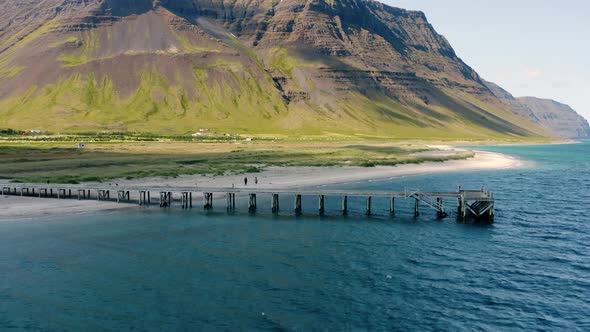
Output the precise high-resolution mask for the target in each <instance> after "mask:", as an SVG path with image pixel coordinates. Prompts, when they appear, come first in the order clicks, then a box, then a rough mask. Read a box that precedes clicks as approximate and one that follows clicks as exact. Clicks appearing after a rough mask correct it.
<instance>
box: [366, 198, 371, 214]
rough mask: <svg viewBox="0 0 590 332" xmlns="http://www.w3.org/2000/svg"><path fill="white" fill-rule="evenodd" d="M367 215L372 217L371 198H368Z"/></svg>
mask: <svg viewBox="0 0 590 332" xmlns="http://www.w3.org/2000/svg"><path fill="white" fill-rule="evenodd" d="M367 215H368V216H370V215H371V196H367Z"/></svg>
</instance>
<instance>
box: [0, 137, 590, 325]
mask: <svg viewBox="0 0 590 332" xmlns="http://www.w3.org/2000/svg"><path fill="white" fill-rule="evenodd" d="M478 149H482V150H486V151H494V152H502V153H507V154H510V155H513V156H516V157H518V158H520V159H522V160H523V164H524V165H523V167H522V168H519V169H512V170H499V171H475V172H462V173H448V174H438V175H429V176H408V177H402V178H395V179H386V180H379V181H371V182H362V183H350V184H343V185H338V186H330V188H355V189H384V190H403V189H404V188H406V189H418V188H419V189H421V190H455V189H456V188H457V186H458V185H462V186H463V188H470V187H471V188H479V187H481V186H485V187H486V188H488V189H489V190H491V191H493V192H494V193H495V195H496V199H497V203H496V204H497V207H496V219H495V223H494V224H492V225H483V224H473V223H459V222H457V221H456V219H454V218H452V217H451V218H447V219H444V220H439V219H437V218H436V215H435V212H434V211H431V210H428V209H427V208H426V207H422V214H421V216H420V217H419V218H417V219H416V218H414V217H413V215H412V212H413V211H412V202H410V201H403V200H402V201H399V202H398V209H397V216H396V217H395V218H390V217H389V215H388V214H389V211H388V207H389V206H388V202H387V201H386V200H378V199H376V200H375V201H374V206H373V211H374V213H375V214H376V216H374V217H372V218H367V217H366V216H364V215H363V208H364V201H362V200H360V199H359V200H354V199H351V201H350V202H349V206H350V208H351V214H350V215H349V216H347V217H341V216H339V213H338V208H339V201H338V200H337V199H328V200H327V202H326V204H327V207H326V208H327V211H326V216H324V217H319V216H317V212H316V211H315V209H316V208H317V202H316V200H317V199H316V198H313V197H309V198H305V200H304V215H303V216H300V217H296V216H293V214H292V213H291V212H289V211H286V212H285V213H281V214H280V215H278V216H274V215H272V214H271V213H270V198H268V199H265V198H261V199H260V201H259V210H260V211H259V213H257V214H256V215H249V214H247V213H236V214H233V215H228V214H227V213H226V212H225V211H224V207H223V202H221V201H220V202H219V203H218V204H217V207H216V209H214V210H213V211H209V212H204V211H202V210H201V209H194V210H192V211H182V210H180V209H172V210H167V211H163V210H160V209H159V208H151V209H143V210H142V209H139V208H137V209H130V210H124V211H116V212H100V213H92V214H83V215H74V216H68V217H48V218H39V219H32V220H20V221H3V222H0V330H2V331H11V330H15V331H17V330H18V331H21V330H24V331H80V330H86V331H129V330H134V331H208V330H212V331H213V330H214V331H218V330H268V331H283V330H286V331H291V330H293V331H315V330H330V331H367V330H371V331H518V330H522V331H533V330H547V331H557V330H560V331H589V330H590V217H589V216H588V215H589V207H590V143H583V144H574V145H539V146H498V147H478ZM281 203H282V206H281V207H282V208H283V209H284V210H291V208H292V206H291V205H292V198H289V197H285V198H283V199H282V202H281ZM239 204H241V208H239V209H238V210H239V211H245V210H246V209H245V204H246V199H242V200H241V201H240V202H239ZM445 204H447V207H448V209H449V210H450V211H452V210H453V209H455V207H456V202H452V201H448V202H445Z"/></svg>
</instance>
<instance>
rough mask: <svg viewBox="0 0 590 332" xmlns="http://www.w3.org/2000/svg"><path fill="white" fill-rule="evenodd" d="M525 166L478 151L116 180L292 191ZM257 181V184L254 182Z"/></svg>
mask: <svg viewBox="0 0 590 332" xmlns="http://www.w3.org/2000/svg"><path fill="white" fill-rule="evenodd" d="M522 165H523V162H522V161H521V160H518V159H516V158H513V157H511V156H508V155H504V154H499V153H492V152H483V151H477V152H476V154H475V157H473V158H470V159H466V160H452V161H446V162H427V163H423V164H405V165H398V166H376V167H268V168H267V169H265V170H264V171H262V172H260V173H256V174H248V175H243V174H241V175H224V176H191V175H188V176H179V177H177V178H145V179H134V180H117V181H113V183H117V184H118V185H120V186H125V185H145V186H161V185H168V186H195V187H197V188H198V187H203V188H212V187H213V188H215V187H221V188H231V187H232V186H235V187H244V177H247V178H248V185H247V186H248V187H255V188H275V189H290V188H299V187H309V186H318V185H326V184H337V183H351V182H359V181H367V180H377V179H388V178H395V177H401V176H409V175H421V174H435V173H450V172H464V171H475V170H500V169H509V168H516V167H520V166H522ZM255 178H257V179H258V184H256V183H255Z"/></svg>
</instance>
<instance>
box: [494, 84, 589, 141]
mask: <svg viewBox="0 0 590 332" xmlns="http://www.w3.org/2000/svg"><path fill="white" fill-rule="evenodd" d="M485 83H486V85H487V86H488V87H489V88H490V90H491V91H492V92H493V93H494V95H496V96H497V97H498V98H500V99H501V100H502V101H504V102H505V103H506V104H508V105H510V106H511V107H512V109H513V110H514V111H515V112H516V113H517V114H519V115H520V116H522V117H524V118H526V119H529V120H530V121H531V122H534V123H536V124H537V125H539V126H540V127H542V128H544V129H545V130H547V131H549V132H550V133H552V134H553V135H554V136H557V137H561V138H590V125H589V124H588V121H587V120H586V119H585V118H584V117H582V116H581V115H580V114H578V113H577V112H576V111H574V110H573V109H572V108H571V107H570V106H568V105H565V104H562V103H559V102H557V101H555V100H551V99H540V98H535V97H519V98H515V97H514V96H512V94H510V93H509V92H508V91H506V90H504V89H502V88H501V87H499V86H498V85H496V84H494V83H492V82H485Z"/></svg>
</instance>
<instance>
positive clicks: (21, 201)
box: [0, 146, 524, 221]
mask: <svg viewBox="0 0 590 332" xmlns="http://www.w3.org/2000/svg"><path fill="white" fill-rule="evenodd" d="M437 148H444V146H437ZM449 149H454V150H458V149H457V148H453V147H449ZM474 152H475V156H474V157H471V158H468V159H463V160H451V161H444V162H425V163H422V164H403V165H397V166H376V167H268V168H267V169H265V170H263V171H261V172H259V173H250V174H240V175H224V176H203V175H184V176H179V177H177V178H162V177H156V178H144V179H133V180H125V179H121V180H115V181H111V183H112V184H115V183H116V184H117V185H119V186H125V185H145V186H150V185H151V186H191V185H194V186H195V191H198V190H199V187H209V188H211V187H213V188H215V187H217V188H231V187H232V185H233V186H235V187H236V188H260V189H270V188H272V189H295V188H302V187H313V186H322V185H332V184H344V183H354V182H362V181H378V180H386V179H393V178H399V177H404V176H418V175H426V174H440V173H457V172H468V171H481V170H502V169H513V168H518V167H523V166H524V162H523V161H522V160H520V159H517V158H515V157H512V156H509V155H506V154H501V153H495V152H487V151H474ZM245 177H246V178H248V185H247V186H244V182H243V181H244V178H245ZM255 178H257V179H258V184H255V183H254V182H255ZM197 201H198V199H197ZM6 203H8V204H6ZM0 205H3V206H4V208H3V209H0V221H2V220H15V219H27V218H28V219H30V218H39V217H48V216H59V215H69V214H76V213H85V212H98V211H109V210H120V209H125V208H129V207H133V206H135V204H128V203H122V204H118V203H114V202H98V201H78V200H57V199H55V200H53V199H47V198H31V197H13V196H4V197H1V198H0Z"/></svg>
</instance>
